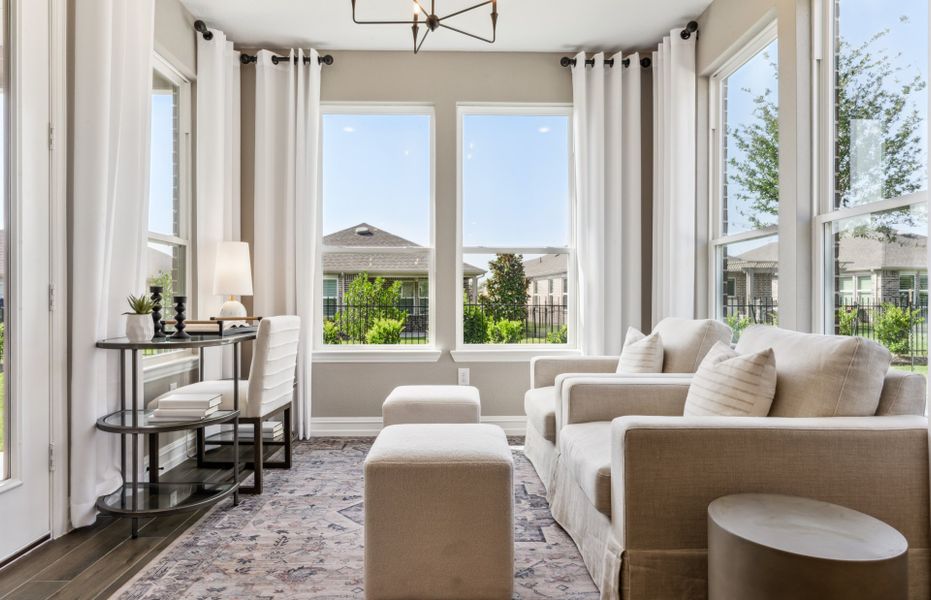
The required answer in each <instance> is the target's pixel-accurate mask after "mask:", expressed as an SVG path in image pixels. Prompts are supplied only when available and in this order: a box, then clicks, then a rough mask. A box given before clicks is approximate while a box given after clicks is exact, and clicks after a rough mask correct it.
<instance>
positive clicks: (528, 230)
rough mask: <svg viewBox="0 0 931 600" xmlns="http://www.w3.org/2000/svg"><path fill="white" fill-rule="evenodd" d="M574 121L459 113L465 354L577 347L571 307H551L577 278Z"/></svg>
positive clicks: (517, 112)
mask: <svg viewBox="0 0 931 600" xmlns="http://www.w3.org/2000/svg"><path fill="white" fill-rule="evenodd" d="M570 115H571V109H570V108H569V107H563V106H519V107H518V106H460V107H459V169H460V190H459V195H460V215H459V235H460V241H461V248H460V254H459V256H460V258H461V260H460V262H459V264H458V265H457V267H458V268H459V269H460V270H461V277H460V279H459V282H460V284H461V285H462V288H461V290H462V291H461V292H460V293H459V294H458V297H459V298H462V299H463V305H462V309H461V310H460V311H459V314H460V319H459V322H458V330H459V331H458V334H459V344H460V345H483V344H571V343H572V342H573V340H574V332H573V322H574V317H573V315H572V314H571V310H570V307H567V306H566V304H565V303H563V304H560V305H555V304H553V302H552V293H553V283H552V282H553V280H554V279H555V278H562V279H565V280H567V281H568V280H569V279H571V278H572V275H573V272H572V270H571V264H572V261H571V260H570V257H571V256H572V253H573V249H572V247H571V237H570V231H571V225H572V223H571V213H572V204H571V198H572V191H571V188H570V170H571V151H570V139H571V138H570V119H571V117H570ZM528 281H529V282H530V283H528ZM469 290H478V294H474V293H473V294H471V295H470V294H469V293H468V291H469ZM569 296H570V294H568V292H566V293H565V297H566V298H567V299H568V298H569ZM548 298H549V299H548Z"/></svg>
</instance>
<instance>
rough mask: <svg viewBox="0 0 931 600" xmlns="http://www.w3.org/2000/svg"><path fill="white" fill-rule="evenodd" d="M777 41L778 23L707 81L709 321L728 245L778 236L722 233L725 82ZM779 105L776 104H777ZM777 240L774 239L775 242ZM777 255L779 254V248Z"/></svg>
mask: <svg viewBox="0 0 931 600" xmlns="http://www.w3.org/2000/svg"><path fill="white" fill-rule="evenodd" d="M778 39H779V32H778V22H777V21H776V20H775V19H773V21H772V22H771V23H770V24H769V25H767V26H766V27H765V28H763V30H762V31H760V33H758V34H757V35H755V36H754V37H753V39H751V40H750V41H749V42H747V43H746V44H745V45H744V46H743V47H742V48H740V50H738V51H737V52H735V53H734V55H733V56H731V57H730V58H729V59H728V60H727V61H726V62H724V63H723V64H722V66H721V67H720V68H719V69H718V70H717V71H715V72H714V74H712V75H711V77H710V78H709V85H708V96H709V98H708V100H709V101H708V134H709V135H708V144H709V149H708V155H709V157H710V160H709V161H708V168H709V173H708V184H709V187H710V189H709V194H708V196H709V198H710V202H709V210H710V215H709V219H708V224H709V235H708V239H709V240H710V242H709V244H708V265H709V269H708V274H709V278H710V283H711V285H710V286H709V289H708V306H710V307H711V310H712V313H711V318H713V319H716V320H722V318H723V317H722V315H723V314H724V283H725V277H726V275H725V273H724V271H723V269H721V268H720V267H721V264H722V260H723V258H724V256H723V253H724V252H725V251H726V248H727V246H728V245H730V244H737V243H740V242H746V241H750V240H757V239H761V238H766V237H771V236H774V235H775V236H778V234H779V225H778V224H775V225H770V226H769V227H763V228H761V229H754V230H752V231H743V232H740V233H733V234H727V235H725V234H724V183H725V182H724V173H725V166H726V165H725V163H724V161H725V158H724V154H723V149H724V135H725V131H724V127H725V120H724V99H725V97H724V96H725V95H724V82H725V80H726V79H727V78H728V77H730V76H731V75H733V74H734V73H736V72H737V71H738V70H739V69H740V68H741V67H743V66H744V65H745V64H747V63H748V62H749V61H750V60H751V59H752V58H754V57H755V56H757V55H758V54H759V53H760V52H762V51H763V50H765V49H766V47H767V46H769V45H770V44H771V43H773V42H774V41H776V40H778ZM777 106H778V105H777ZM780 183H781V182H780ZM778 239H779V238H778V237H777V240H778ZM779 249H780V252H781V251H782V248H781V245H780V248H779Z"/></svg>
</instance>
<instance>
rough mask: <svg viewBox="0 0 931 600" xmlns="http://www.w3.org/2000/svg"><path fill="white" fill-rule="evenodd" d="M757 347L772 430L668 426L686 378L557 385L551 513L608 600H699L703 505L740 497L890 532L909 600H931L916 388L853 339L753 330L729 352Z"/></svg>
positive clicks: (920, 396)
mask: <svg viewBox="0 0 931 600" xmlns="http://www.w3.org/2000/svg"><path fill="white" fill-rule="evenodd" d="M765 347H772V348H773V349H774V354H775V356H776V368H777V387H776V397H775V400H774V402H773V408H772V410H771V412H770V414H771V415H773V414H779V415H782V416H778V417H777V416H769V417H762V418H753V417H700V418H698V417H691V418H689V417H682V416H678V415H682V413H683V407H684V405H685V400H686V395H687V392H688V387H689V380H690V378H679V379H670V378H656V377H654V378H649V377H647V378H629V377H621V376H618V377H615V378H614V379H611V378H599V377H589V376H576V377H571V378H569V379H567V380H566V381H564V382H563V390H562V395H561V403H560V404H561V410H560V415H559V422H558V426H559V428H560V429H559V436H558V444H559V452H558V459H557V464H556V466H555V473H554V481H553V482H552V485H553V489H552V490H551V492H550V496H551V510H552V512H553V516H554V518H555V519H556V520H557V522H559V523H560V524H561V525H562V526H563V527H564V528H565V529H566V530H567V531H568V532H569V534H570V535H571V536H572V538H573V540H575V542H576V544H577V545H578V547H579V549H580V550H581V553H582V557H583V559H584V561H585V564H586V566H587V568H588V570H589V572H590V573H591V574H592V577H593V578H594V579H595V582H596V584H597V585H598V586H599V588H600V589H601V593H602V598H624V599H644V598H650V599H654V598H655V599H659V598H690V599H691V598H699V599H702V598H706V597H707V581H706V572H707V560H706V553H707V515H706V510H707V506H708V504H709V503H710V502H711V501H712V500H714V499H715V498H718V497H720V496H723V495H726V494H731V493H738V492H769V493H781V494H792V495H800V496H806V497H811V498H816V499H820V500H825V501H828V502H835V503H838V504H841V505H844V506H848V507H851V508H854V509H856V510H860V511H862V512H865V513H867V514H870V515H873V516H875V517H877V518H879V519H881V520H883V521H885V522H887V523H889V524H891V525H892V526H894V527H895V528H897V529H898V530H899V531H901V532H902V533H903V534H904V535H905V537H906V538H907V539H908V542H909V546H910V550H909V588H910V589H909V594H910V595H909V597H910V598H913V599H918V598H928V597H929V595H931V583H929V571H931V568H929V561H931V550H929V548H931V543H929V528H931V519H929V471H928V469H929V460H928V421H927V419H926V418H925V417H924V416H923V415H924V412H925V379H924V377H923V376H921V375H916V374H909V373H904V372H900V371H895V370H888V372H887V369H888V365H889V356H888V352H887V351H885V349H884V348H882V347H880V346H878V345H876V344H873V343H871V342H867V341H865V340H862V339H860V338H849V337H848V338H844V337H840V336H816V335H810V334H799V333H795V332H788V331H784V330H778V329H776V328H771V327H751V328H749V329H748V330H747V331H746V332H744V335H743V337H742V338H741V341H740V342H739V343H738V345H737V349H738V351H741V352H753V351H756V350H757V349H760V348H765ZM848 415H850V416H848Z"/></svg>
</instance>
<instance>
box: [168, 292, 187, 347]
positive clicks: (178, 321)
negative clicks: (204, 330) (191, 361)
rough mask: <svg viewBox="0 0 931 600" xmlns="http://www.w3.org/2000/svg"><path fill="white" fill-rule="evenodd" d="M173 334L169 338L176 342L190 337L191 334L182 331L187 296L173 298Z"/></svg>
mask: <svg viewBox="0 0 931 600" xmlns="http://www.w3.org/2000/svg"><path fill="white" fill-rule="evenodd" d="M174 301H175V332H174V333H173V334H171V337H173V338H174V339H178V340H186V339H188V338H189V337H191V334H189V333H188V332H186V331H185V330H184V327H185V325H184V319H185V318H186V317H185V315H184V304H185V303H186V302H187V296H175V297H174Z"/></svg>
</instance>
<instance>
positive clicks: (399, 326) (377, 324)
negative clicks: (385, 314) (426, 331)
mask: <svg viewBox="0 0 931 600" xmlns="http://www.w3.org/2000/svg"><path fill="white" fill-rule="evenodd" d="M404 321H405V319H404V318H401V319H375V321H374V322H373V323H372V326H371V327H370V328H369V330H368V331H367V332H366V333H365V343H366V344H400V343H401V332H402V331H404Z"/></svg>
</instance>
